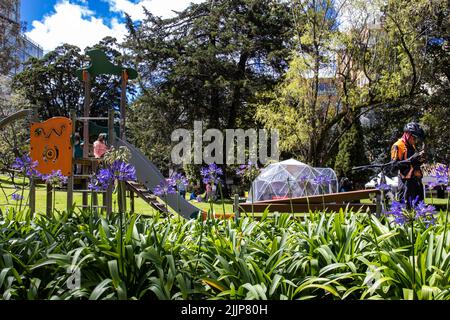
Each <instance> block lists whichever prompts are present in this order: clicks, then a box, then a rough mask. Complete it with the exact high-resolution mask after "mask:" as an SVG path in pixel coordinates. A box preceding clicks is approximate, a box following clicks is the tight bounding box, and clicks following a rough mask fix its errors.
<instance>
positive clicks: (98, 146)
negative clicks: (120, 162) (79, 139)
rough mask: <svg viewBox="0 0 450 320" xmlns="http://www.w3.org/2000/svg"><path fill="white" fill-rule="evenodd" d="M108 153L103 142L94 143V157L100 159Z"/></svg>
mask: <svg viewBox="0 0 450 320" xmlns="http://www.w3.org/2000/svg"><path fill="white" fill-rule="evenodd" d="M106 151H108V146H107V145H106V144H105V143H104V142H103V141H99V140H96V141H95V142H94V157H96V158H101V157H103V155H104V154H105V152H106Z"/></svg>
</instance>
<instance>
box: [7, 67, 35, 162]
mask: <svg viewBox="0 0 450 320" xmlns="http://www.w3.org/2000/svg"><path fill="white" fill-rule="evenodd" d="M29 107H30V104H29V102H28V101H27V100H26V99H25V97H24V95H23V93H22V92H21V91H20V90H16V91H15V90H12V89H11V79H10V78H9V77H8V76H0V119H2V118H5V117H7V116H10V115H12V114H13V113H15V112H17V111H19V110H22V109H27V108H29ZM26 121H27V120H26V119H21V120H17V121H15V122H13V123H10V124H9V125H7V126H6V127H3V128H1V129H0V169H4V168H10V165H11V163H12V161H13V160H14V158H15V157H17V156H20V155H22V154H24V153H25V152H27V151H28V144H27V140H28V138H29V132H28V125H27V124H26Z"/></svg>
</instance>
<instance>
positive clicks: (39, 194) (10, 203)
mask: <svg viewBox="0 0 450 320" xmlns="http://www.w3.org/2000/svg"><path fill="white" fill-rule="evenodd" d="M15 182H16V186H18V187H19V188H21V187H22V179H16V181H15ZM25 185H26V186H27V185H28V181H26V183H25ZM0 187H1V188H0V208H2V209H3V208H6V207H17V208H19V206H20V201H14V200H12V199H11V194H12V193H13V192H14V191H15V189H14V185H13V184H12V183H11V180H10V179H9V177H7V176H4V175H3V176H0ZM17 193H21V189H18V191H17ZM23 197H24V200H23V202H22V207H23V206H24V205H25V204H26V203H27V201H28V190H27V188H25V190H24V194H23ZM101 199H102V196H101V195H98V200H99V203H101V201H102V200H101ZM369 201H370V200H363V201H361V202H362V203H370V202H369ZM74 202H75V203H76V204H77V205H81V203H82V195H81V193H76V192H75V193H74ZM161 202H163V201H161ZM189 202H190V203H192V204H193V205H194V206H196V207H197V208H199V209H201V210H204V211H208V210H210V208H211V206H210V204H209V203H208V202H197V201H195V200H192V201H189ZM426 202H427V203H429V204H435V205H445V204H446V203H447V199H438V198H427V199H426ZM66 203H67V194H66V192H65V191H56V192H55V208H56V209H57V210H60V211H63V210H65V209H66ZM88 203H89V204H90V203H91V195H88ZM134 203H135V204H134V206H135V212H136V213H139V214H143V215H153V214H154V213H155V210H154V209H153V208H152V207H151V206H150V205H148V204H147V203H146V202H145V201H144V200H142V199H140V198H137V197H135V201H134ZM224 206H225V212H226V213H232V212H233V201H232V200H231V199H224ZM45 208H46V188H45V185H43V184H42V185H41V184H40V185H37V188H36V211H37V212H38V213H44V212H45ZM113 210H114V211H116V210H117V195H116V194H114V196H113ZM127 210H130V199H129V197H127ZM213 210H214V212H216V213H219V214H221V213H223V207H222V203H221V200H220V199H218V201H216V202H215V203H213ZM247 214H249V215H251V213H247ZM244 215H245V213H244ZM260 215H261V214H260V213H255V216H260ZM300 215H303V214H300Z"/></svg>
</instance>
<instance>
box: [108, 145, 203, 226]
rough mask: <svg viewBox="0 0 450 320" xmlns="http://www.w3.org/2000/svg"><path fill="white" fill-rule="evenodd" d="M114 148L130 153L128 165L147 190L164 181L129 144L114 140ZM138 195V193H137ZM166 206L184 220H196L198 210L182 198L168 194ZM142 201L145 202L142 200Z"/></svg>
mask: <svg viewBox="0 0 450 320" xmlns="http://www.w3.org/2000/svg"><path fill="white" fill-rule="evenodd" d="M114 146H115V147H116V148H117V147H121V146H124V147H126V148H128V149H129V150H130V152H131V159H130V163H131V164H132V165H133V166H134V167H135V168H136V178H137V180H138V182H139V183H141V184H142V185H143V186H145V188H147V189H148V190H153V189H154V188H155V187H156V186H157V185H158V184H159V183H160V182H161V181H163V180H164V176H163V175H162V173H161V172H160V171H159V170H158V168H157V167H156V166H155V165H154V164H153V163H152V162H151V161H150V160H149V159H148V158H147V157H146V156H145V155H144V154H143V153H142V152H141V151H140V150H139V149H138V148H136V147H135V146H133V145H132V144H131V143H129V142H127V141H124V140H121V139H119V138H116V140H115V143H114ZM137 194H138V195H139V193H137ZM166 198H167V199H163V200H166V201H167V205H168V206H170V207H171V208H172V209H173V210H174V211H175V212H177V213H178V214H179V215H181V216H182V217H184V218H186V219H191V218H196V217H197V214H198V213H199V211H201V210H200V209H199V208H197V207H195V206H194V205H192V204H191V203H189V202H188V201H186V199H184V198H183V197H180V196H179V195H178V194H168V195H167V197H166ZM144 201H146V200H145V199H144Z"/></svg>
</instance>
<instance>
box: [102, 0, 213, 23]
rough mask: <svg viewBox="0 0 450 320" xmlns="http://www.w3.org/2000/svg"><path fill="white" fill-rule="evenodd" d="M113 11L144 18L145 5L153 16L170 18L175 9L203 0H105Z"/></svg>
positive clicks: (139, 18)
mask: <svg viewBox="0 0 450 320" xmlns="http://www.w3.org/2000/svg"><path fill="white" fill-rule="evenodd" d="M106 1H107V2H108V3H109V5H110V8H111V11H114V12H121V13H123V12H126V13H128V14H129V15H130V16H131V18H132V19H133V20H142V19H143V18H145V14H144V10H143V9H142V7H145V8H146V9H147V10H148V11H150V12H151V13H153V14H154V15H155V16H160V17H163V18H170V17H173V16H175V13H174V12H173V11H172V10H175V11H182V10H184V9H186V7H187V6H188V5H189V4H190V3H191V2H192V3H201V2H204V0H139V2H138V3H134V2H132V1H129V0H106Z"/></svg>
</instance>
